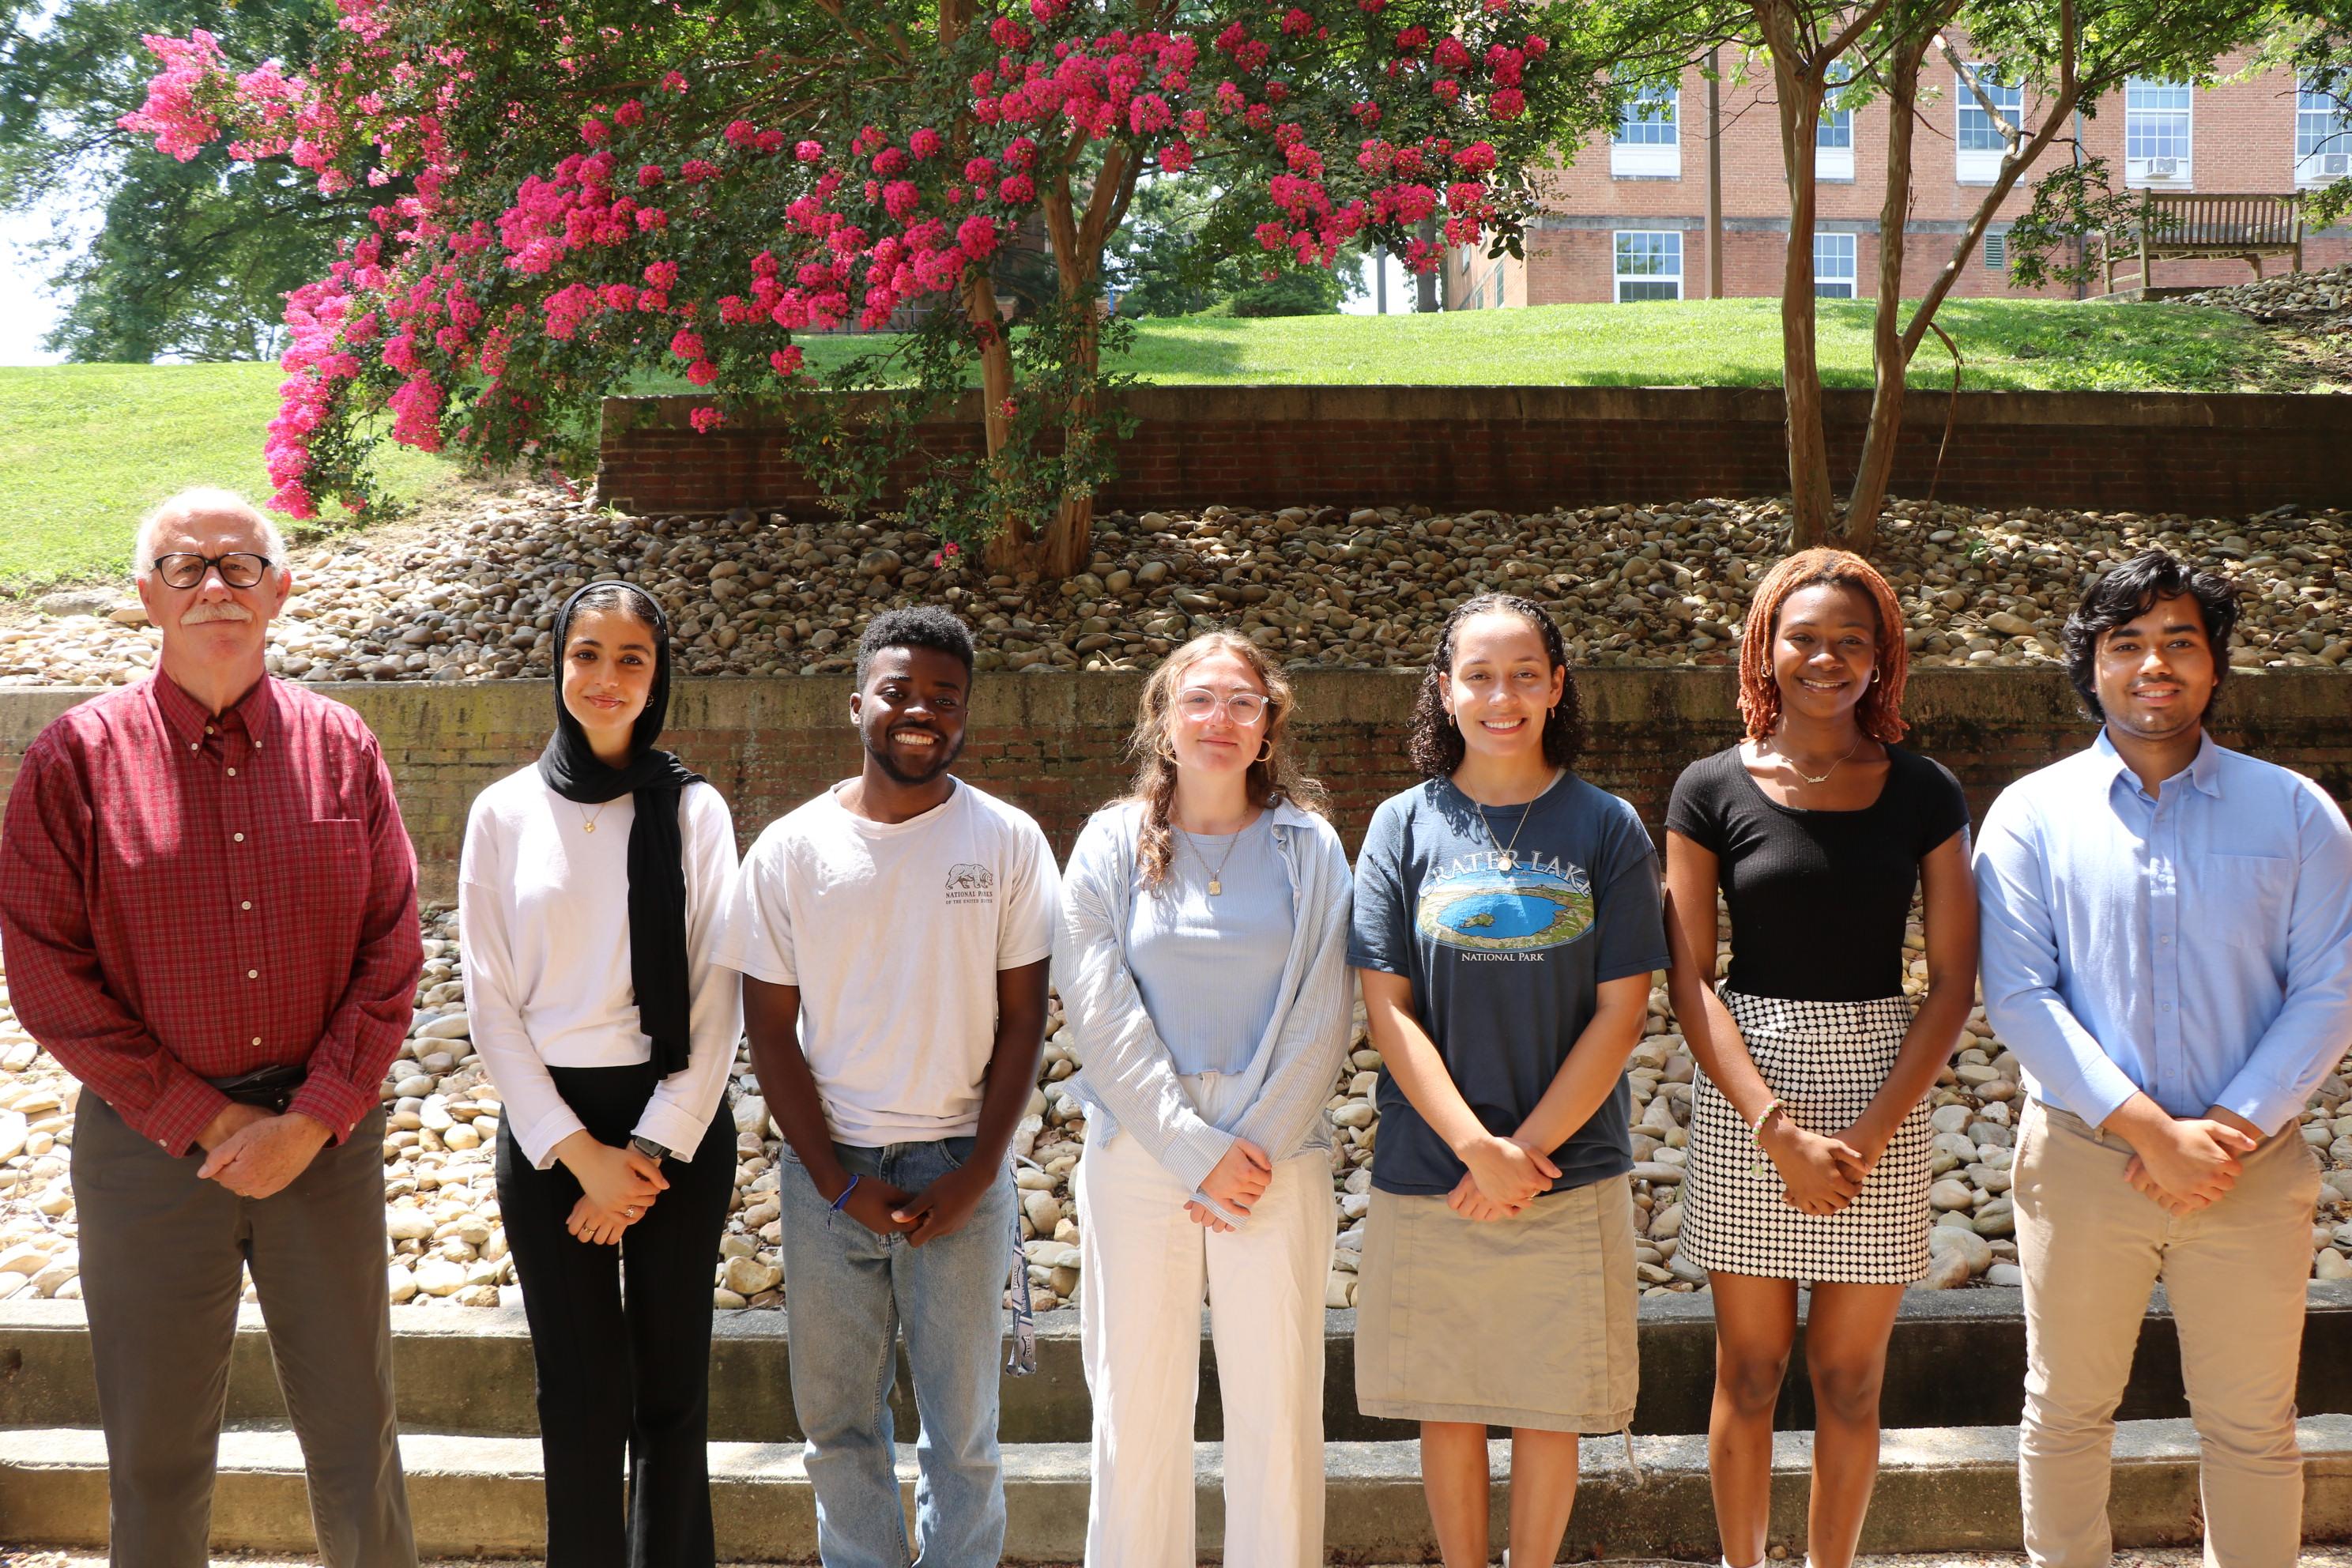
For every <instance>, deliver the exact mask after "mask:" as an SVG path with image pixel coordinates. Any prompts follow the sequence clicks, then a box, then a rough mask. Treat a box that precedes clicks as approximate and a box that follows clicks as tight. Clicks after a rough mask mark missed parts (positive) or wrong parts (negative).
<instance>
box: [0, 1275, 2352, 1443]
mask: <svg viewBox="0 0 2352 1568" xmlns="http://www.w3.org/2000/svg"><path fill="white" fill-rule="evenodd" d="M2308 1309H2309V1310H2308V1313H2307V1315H2306V1317H2305V1326H2304V1349H2303V1379H2302V1386H2301V1388H2300V1390H2299V1392H2298V1396H2297V1404H2298V1406H2299V1407H2300V1408H2301V1409H2303V1410H2305V1411H2310V1412H2314V1413H2321V1414H2326V1413H2352V1281H2336V1282H2327V1283H2314V1284H2312V1285H2311V1286H2310V1287H2309V1288H2308ZM392 1316H393V1350H394V1380H395V1383H396V1385H397V1387H398V1390H399V1397H400V1419H401V1425H402V1426H404V1427H405V1428H407V1429H409V1430H412V1431H419V1432H448V1433H457V1434H462V1435H468V1436H523V1437H527V1436H535V1435H536V1434H537V1433H538V1431H539V1417H538V1414H537V1411H536V1410H535V1408H534V1407H533V1405H532V1394H531V1385H532V1378H531V1362H530V1332H529V1331H528V1329H527V1328H526V1326H525V1324H524V1322H523V1319H522V1314H521V1313H520V1312H519V1311H493V1310H473V1309H464V1310H458V1309H438V1308H425V1307H400V1308H394V1310H393V1314H392ZM1354 1334H1355V1314H1354V1313H1353V1312H1332V1313H1330V1314H1328V1337H1327V1339H1326V1341H1325V1356H1326V1369H1325V1379H1324V1430H1325V1431H1326V1432H1327V1433H1328V1435H1329V1436H1331V1437H1332V1438H1333V1439H1334V1440H1339V1441H1353V1442H1382V1441H1397V1440H1403V1439H1406V1438H1410V1437H1412V1436H1413V1429H1412V1427H1411V1426H1409V1425H1407V1424H1406V1423H1403V1422H1392V1421H1379V1420H1374V1419H1371V1418H1370V1417H1367V1416H1365V1415H1361V1414H1360V1413H1359V1412H1358V1411H1357V1409H1356V1387H1355V1364H1356V1363H1355V1340H1354ZM1037 1341H1038V1343H1037V1361H1038V1370H1037V1375H1035V1376H1034V1377H1029V1378H1022V1379H1014V1380H1008V1381H1007V1382H1006V1383H1005V1384H1004V1396H1003V1426H1002V1431H1003V1436H1004V1440H1005V1441H1006V1442H1008V1443H1082V1442H1084V1441H1085V1440H1086V1438H1087V1426H1088V1411H1089V1405H1088V1403H1087V1386H1086V1376H1085V1373H1084V1372H1083V1370H1082V1369H1081V1367H1080V1365H1079V1357H1078V1325H1077V1314H1076V1312H1075V1311H1069V1310H1064V1311H1056V1312H1048V1313H1045V1314H1044V1315H1043V1316H1042V1317H1040V1318H1039V1319H1038V1322H1037ZM790 1348H791V1347H790V1342H789V1334H788V1328H787V1323H786V1319H785V1315H784V1314H783V1313H782V1312H776V1311H739V1312H721V1313H719V1315H718V1319H717V1321H716V1324H715V1328H714V1333H713V1340H712V1352H711V1366H710V1417H711V1420H710V1431H711V1436H713V1437H714V1438H719V1439H721V1440H726V1441H731V1442H743V1443H788V1442H797V1441H798V1440H799V1439H800V1436H801V1432H800V1428H799V1426H798V1425H797V1423H796V1422H795V1421H794V1419H793V1409H792V1399H791V1394H790V1388H791V1384H790V1381H789V1367H790ZM1641 1355H1642V1399H1641V1405H1640V1406H1639V1407H1638V1408H1637V1409H1636V1411H1635V1412H1634V1417H1633V1426H1634V1430H1635V1431H1637V1432H1644V1433H1657V1434H1668V1433H1692V1432H1703V1431H1705V1430H1706V1413H1707V1405H1708V1401H1709V1399H1710V1397H1711V1395H1712V1392H1713V1388H1714V1380H1715V1365H1714V1358H1715V1324H1714V1319H1713V1316H1712V1307H1711V1304H1710V1302H1709V1300H1708V1298H1706V1296H1704V1295H1695V1296H1669V1297H1659V1298H1654V1299H1650V1300H1644V1301H1643V1303H1642V1311H1641ZM1803 1358H1804V1350H1803V1345H1802V1342H1800V1343H1799V1347H1798V1352H1797V1358H1796V1363H1795V1364H1794V1365H1792V1366H1791V1368H1790V1376H1789V1380H1788V1384H1787V1387H1786V1389H1785V1390H1784V1392H1783V1394H1782V1396H1781V1402H1780V1414H1779V1424H1780V1426H1781V1427H1782V1428H1783V1429H1785V1430H1790V1431H1795V1430H1799V1429H1801V1428H1806V1427H1810V1426H1812V1424H1813V1408H1812V1395H1811V1389H1810V1387H1809V1386H1808V1385H1807V1384H1806V1381H1805V1377H1804V1368H1803ZM1201 1361H1202V1371H1203V1375H1202V1381H1201V1400H1200V1407H1199V1414H1198V1418H1197V1420H1196V1422H1195V1425H1194V1430H1195V1434H1196V1436H1198V1437H1199V1438H1200V1439H1201V1440H1202V1442H1213V1441H1215V1440H1216V1439H1217V1438H1218V1437H1220V1436H1223V1431H1224V1418H1223V1408H1222V1406H1221V1405H1220V1402H1219V1399H1218V1394H1217V1383H1216V1378H1215V1376H1214V1375H1213V1373H1214V1368H1215V1365H1216V1353H1215V1348H1214V1346H1213V1345H1212V1344H1211V1343H1210V1342H1209V1341H1208V1338H1207V1335H1206V1334H1205V1332H1204V1333H1203V1335H1202V1346H1201ZM2024 1385H2025V1324H2024V1319H2023V1315H2022V1306H2021V1301H2020V1292H2018V1291H2016V1290H2013V1289H1969V1290H1926V1291H1914V1292H1912V1293H1911V1294H1910V1295H1909V1296H1908V1297H1906V1300H1905V1301H1904V1304H1903V1312H1902V1316H1901V1317H1900V1318H1898V1319H1897V1320H1896V1322H1895V1336H1894V1340H1893V1342H1892V1343H1891V1345H1890V1346H1889V1348H1888V1354H1887V1369H1886V1384H1885V1400H1884V1404H1883V1406H1882V1408H1883V1410H1884V1413H1885V1422H1886V1424H1887V1425H1888V1426H1931V1425H1947V1424H1948V1425H1958V1426H2007V1425H2011V1424H2013V1423H2015V1422H2016V1420H2017V1419H2018V1415H2019V1412H2020V1407H2021V1401H2022V1398H2023V1389H2024ZM892 1404H893V1407H894V1408H895V1409H896V1410H897V1411H898V1420H899V1422H900V1424H901V1426H902V1428H903V1429H904V1430H907V1431H912V1430H914V1425H915V1416H914V1405H913V1401H912V1399H911V1397H910V1395H909V1394H908V1381H907V1373H906V1368H905V1365H904V1363H903V1360H902V1362H901V1364H900V1367H899V1375H898V1391H897V1393H896V1394H895V1396H894V1398H893V1401H892ZM2119 1414H2120V1415H2122V1416H2123V1418H2124V1419H2126V1420H2155V1419H2162V1418H2166V1417H2171V1416H2179V1415H2187V1414H2188V1405H2187V1403H2186V1401H2185V1400H2184V1399H2183V1397H2182V1394H2181V1388H2180V1366H2179V1348H2178V1342H2177V1341H2176V1339H2175V1337H2174V1334H2173V1325H2172V1318H2171V1315H2170V1313H2169V1311H2168V1309H2167V1308H2166V1305H2165V1302H2164V1300H2163V1296H2162V1293H2161V1292H2159V1293H2158V1297H2157V1300H2156V1301H2155V1303H2154V1305H2153V1307H2152V1308H2151V1310H2150V1311H2149V1314H2148V1317H2147V1321H2146V1323H2145V1325H2144V1327H2143V1329H2142V1331H2141V1334H2140V1344H2139V1354H2138V1359H2137V1362H2136V1363H2135V1365H2134V1368H2133V1373H2132V1380H2131V1384H2130V1387H2129V1391H2128V1392H2127V1393H2126V1396H2125V1401H2124V1405H2123V1408H2122V1410H2121V1411H2120V1413H2119ZM229 1419H230V1420H231V1421H232V1422H242V1423H246V1424H248V1425H255V1426H270V1425H282V1424H283V1423H284V1421H285V1419H286V1409H285V1404H284V1402H283V1401H282V1400H281V1399H280V1398H279V1396H278V1382H277V1377H276V1375H275V1374H274V1373H273V1372H272V1370H271V1367H270V1361H269V1339H268V1333H267V1331H265V1330H264V1329H263V1327H262V1322H261V1317H260V1313H259V1312H258V1310H256V1309H253V1308H249V1307H248V1308H247V1309H246V1310H245V1312H244V1314H243V1315H242V1317H241V1318H240V1320H239V1326H238V1332H237V1338H236V1351H235V1355H234V1359H233V1361H232V1363H231V1368H230V1377H229ZM96 1425H98V1397H97V1392H96V1385H95V1383H94V1381H93V1379H92V1377H91V1374H90V1363H89V1327H88V1324H87V1322H86V1321H85V1320H84V1318H83V1316H82V1308H81V1305H80V1303H79V1302H75V1301H29V1302H22V1303H18V1302H7V1303H0V1426H96Z"/></svg>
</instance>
